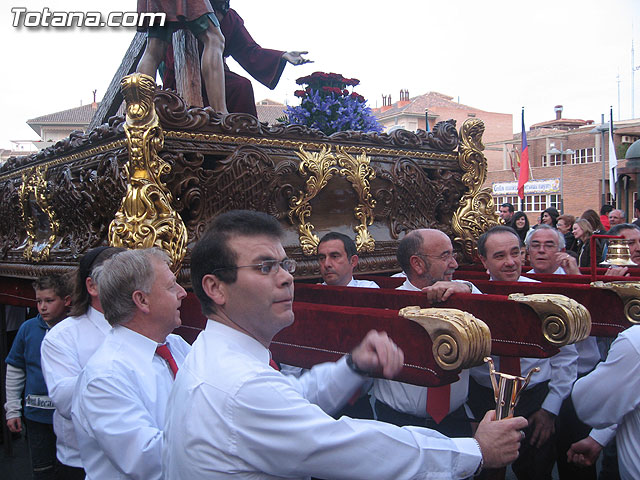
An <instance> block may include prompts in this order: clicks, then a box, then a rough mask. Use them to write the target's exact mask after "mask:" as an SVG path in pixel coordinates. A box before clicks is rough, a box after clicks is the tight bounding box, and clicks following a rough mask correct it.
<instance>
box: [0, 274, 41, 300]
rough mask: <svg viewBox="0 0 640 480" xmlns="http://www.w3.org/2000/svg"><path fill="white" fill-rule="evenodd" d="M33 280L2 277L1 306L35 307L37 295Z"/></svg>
mask: <svg viewBox="0 0 640 480" xmlns="http://www.w3.org/2000/svg"><path fill="white" fill-rule="evenodd" d="M32 283H33V282H32V280H27V279H24V278H9V277H0V304H4V305H15V306H18V307H35V306H36V294H35V292H34V291H33V287H32V286H31V284H32Z"/></svg>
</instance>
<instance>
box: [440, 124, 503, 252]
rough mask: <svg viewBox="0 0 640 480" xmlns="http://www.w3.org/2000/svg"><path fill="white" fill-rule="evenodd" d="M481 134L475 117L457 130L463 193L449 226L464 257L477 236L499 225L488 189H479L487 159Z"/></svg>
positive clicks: (472, 247) (472, 249)
mask: <svg viewBox="0 0 640 480" xmlns="http://www.w3.org/2000/svg"><path fill="white" fill-rule="evenodd" d="M483 133H484V122H483V121H482V120H480V119H477V118H471V119H468V120H466V121H465V122H464V123H463V124H462V128H461V129H460V145H459V147H458V163H459V164H460V168H462V170H463V171H464V172H465V173H464V175H463V176H462V182H463V183H464V184H465V186H466V187H467V192H466V193H465V194H464V195H463V196H462V198H461V199H460V202H459V207H458V210H457V211H456V212H455V214H454V215H453V219H452V222H451V226H452V228H453V231H454V232H455V234H456V236H455V238H454V242H455V243H457V244H459V245H460V246H461V247H462V252H463V253H464V255H465V257H466V258H467V260H471V259H472V258H473V254H474V250H475V247H476V240H477V239H478V237H479V236H480V235H482V234H483V233H484V232H486V231H487V230H489V229H490V228H491V227H493V226H495V225H498V224H499V220H498V215H497V214H496V213H495V209H494V207H493V199H492V198H491V192H490V190H489V189H488V188H484V189H483V188H482V184H483V183H484V181H485V180H486V179H487V159H486V158H485V156H484V155H483V154H482V151H483V150H484V145H483V144H482V134H483Z"/></svg>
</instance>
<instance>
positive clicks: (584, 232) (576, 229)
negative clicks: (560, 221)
mask: <svg viewBox="0 0 640 480" xmlns="http://www.w3.org/2000/svg"><path fill="white" fill-rule="evenodd" d="M591 235H593V227H592V226H591V223H590V222H589V221H588V220H586V219H584V218H579V219H577V220H576V221H575V223H574V224H573V236H574V237H575V238H576V239H577V240H578V245H579V250H578V266H580V267H590V266H591V248H590V247H591V242H590V241H589V240H590V239H591ZM601 257H602V247H601V246H600V245H598V244H597V243H596V259H599V258H601ZM598 263H599V261H596V265H597V264H598Z"/></svg>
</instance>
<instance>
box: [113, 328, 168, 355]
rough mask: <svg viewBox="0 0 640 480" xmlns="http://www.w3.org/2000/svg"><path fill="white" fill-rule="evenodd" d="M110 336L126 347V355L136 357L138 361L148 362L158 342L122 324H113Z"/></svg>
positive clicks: (154, 352)
mask: <svg viewBox="0 0 640 480" xmlns="http://www.w3.org/2000/svg"><path fill="white" fill-rule="evenodd" d="M109 334H110V335H112V338H113V339H114V340H115V341H117V342H119V343H120V344H122V345H125V346H126V347H127V355H131V356H132V357H135V358H138V359H139V360H140V362H145V363H149V362H151V361H152V360H153V356H154V355H155V354H156V348H157V347H158V342H156V341H155V340H152V339H150V338H149V337H145V336H144V335H142V334H140V333H138V332H134V331H133V330H131V329H130V328H127V327H125V326H124V325H114V327H113V328H112V329H111V331H110V332H109Z"/></svg>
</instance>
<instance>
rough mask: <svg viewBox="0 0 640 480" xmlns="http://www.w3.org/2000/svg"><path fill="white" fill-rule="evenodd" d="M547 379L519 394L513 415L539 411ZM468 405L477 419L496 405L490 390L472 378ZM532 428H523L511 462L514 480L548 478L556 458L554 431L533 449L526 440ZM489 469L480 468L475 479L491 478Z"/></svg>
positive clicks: (529, 436)
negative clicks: (540, 444)
mask: <svg viewBox="0 0 640 480" xmlns="http://www.w3.org/2000/svg"><path fill="white" fill-rule="evenodd" d="M548 383H549V382H543V383H538V384H537V385H535V386H534V387H531V388H529V389H527V390H525V391H524V392H522V395H520V400H519V402H518V405H516V408H515V411H514V415H515V416H517V417H519V416H522V417H525V418H529V417H530V416H531V415H532V414H533V413H535V412H537V411H538V410H540V407H541V405H542V402H543V401H544V399H545V398H546V396H547V393H548V392H549V385H548ZM468 404H469V407H471V410H472V412H473V414H474V416H475V417H476V419H478V420H481V419H482V418H483V417H484V415H485V413H487V412H488V411H489V410H493V409H495V407H496V402H495V397H494V393H493V390H492V389H490V388H485V387H483V386H482V385H480V384H478V383H477V382H476V381H475V380H474V379H473V378H471V379H469V401H468ZM532 432H533V429H532V428H531V427H527V428H525V429H524V433H525V439H524V440H523V441H522V443H521V444H520V451H519V456H518V459H517V460H516V461H515V462H513V465H512V466H511V468H512V469H513V473H515V475H516V477H518V480H529V479H530V480H551V472H552V471H553V464H554V463H555V461H556V446H555V444H556V439H555V434H554V435H551V437H549V439H548V440H547V441H546V442H545V443H544V444H543V445H542V446H541V447H540V448H536V447H534V446H533V445H531V444H530V443H529V439H530V438H531V434H532ZM492 474H493V473H492V471H491V470H486V471H483V472H482V473H481V474H480V476H479V477H478V478H491V476H492Z"/></svg>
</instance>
